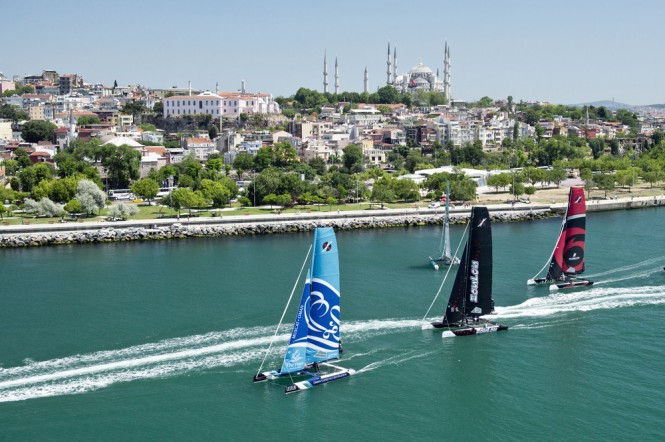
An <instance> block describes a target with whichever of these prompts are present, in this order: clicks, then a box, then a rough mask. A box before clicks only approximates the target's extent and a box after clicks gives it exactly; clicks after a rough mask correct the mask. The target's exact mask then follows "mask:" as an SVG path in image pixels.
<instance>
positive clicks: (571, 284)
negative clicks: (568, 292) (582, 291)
mask: <svg viewBox="0 0 665 442" xmlns="http://www.w3.org/2000/svg"><path fill="white" fill-rule="evenodd" d="M590 285H593V281H588V280H586V279H578V280H575V281H568V282H562V283H559V284H552V285H551V286H550V290H560V289H574V288H577V287H587V286H590Z"/></svg>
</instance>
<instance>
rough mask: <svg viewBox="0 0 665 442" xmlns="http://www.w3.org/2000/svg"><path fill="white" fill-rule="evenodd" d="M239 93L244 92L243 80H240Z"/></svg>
mask: <svg viewBox="0 0 665 442" xmlns="http://www.w3.org/2000/svg"><path fill="white" fill-rule="evenodd" d="M240 93H241V94H244V93H245V80H240Z"/></svg>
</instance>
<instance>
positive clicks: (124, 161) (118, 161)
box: [101, 144, 141, 189]
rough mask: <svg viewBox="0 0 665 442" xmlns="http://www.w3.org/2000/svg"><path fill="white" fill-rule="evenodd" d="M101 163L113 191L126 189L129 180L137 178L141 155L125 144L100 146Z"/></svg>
mask: <svg viewBox="0 0 665 442" xmlns="http://www.w3.org/2000/svg"><path fill="white" fill-rule="evenodd" d="M101 162H102V166H104V167H105V168H106V170H107V174H108V177H109V180H110V181H111V185H112V187H113V188H114V189H121V188H127V187H129V182H130V181H131V180H135V179H138V178H139V174H140V167H141V153H140V152H139V151H138V150H136V149H134V148H132V147H130V146H127V145H126V144H122V145H120V146H114V145H112V144H107V145H104V146H102V161H101Z"/></svg>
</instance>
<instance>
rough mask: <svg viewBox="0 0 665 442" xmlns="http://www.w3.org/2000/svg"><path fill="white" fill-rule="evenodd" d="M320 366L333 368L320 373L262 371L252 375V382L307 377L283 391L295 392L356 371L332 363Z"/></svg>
mask: <svg viewBox="0 0 665 442" xmlns="http://www.w3.org/2000/svg"><path fill="white" fill-rule="evenodd" d="M321 366H324V367H329V368H332V369H334V371H333V372H331V373H326V374H321V373H317V372H311V371H308V370H303V371H300V372H297V373H290V374H288V373H287V374H282V373H280V372H279V371H277V370H271V371H264V372H263V373H259V374H257V375H256V376H254V382H264V381H272V380H275V379H280V378H286V377H289V378H294V377H300V378H302V377H308V378H307V379H305V380H302V381H298V382H294V383H292V384H289V385H287V386H286V387H285V388H284V393H286V394H289V393H295V392H296V391H301V390H308V389H310V388H314V387H317V386H319V385H322V384H326V383H328V382H332V381H337V380H339V379H344V378H347V377H349V376H351V375H354V374H356V371H355V370H354V369H353V368H344V367H339V366H337V365H332V364H321Z"/></svg>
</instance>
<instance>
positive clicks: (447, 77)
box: [443, 42, 450, 102]
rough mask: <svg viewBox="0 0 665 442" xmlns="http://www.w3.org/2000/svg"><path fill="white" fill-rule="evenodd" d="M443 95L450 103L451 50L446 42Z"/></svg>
mask: <svg viewBox="0 0 665 442" xmlns="http://www.w3.org/2000/svg"><path fill="white" fill-rule="evenodd" d="M443 93H444V94H446V98H447V99H448V102H450V48H449V47H448V42H446V50H445V56H444V58H443Z"/></svg>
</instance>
